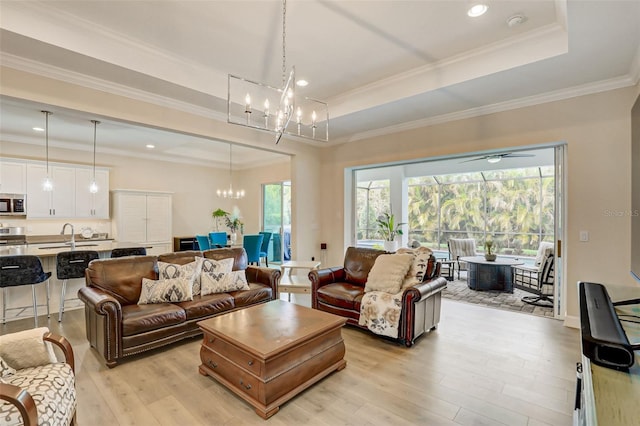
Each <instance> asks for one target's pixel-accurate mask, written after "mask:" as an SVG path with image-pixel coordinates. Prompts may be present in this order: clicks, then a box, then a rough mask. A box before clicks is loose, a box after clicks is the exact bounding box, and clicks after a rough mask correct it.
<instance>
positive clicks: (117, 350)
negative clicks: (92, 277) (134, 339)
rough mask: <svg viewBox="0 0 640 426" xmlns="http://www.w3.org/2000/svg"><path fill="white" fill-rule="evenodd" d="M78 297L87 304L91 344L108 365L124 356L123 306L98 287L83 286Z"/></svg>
mask: <svg viewBox="0 0 640 426" xmlns="http://www.w3.org/2000/svg"><path fill="white" fill-rule="evenodd" d="M78 298H79V299H80V300H81V301H82V302H84V304H85V331H86V333H87V340H89V344H90V345H91V346H92V347H93V348H96V350H97V351H98V352H99V353H100V355H102V356H103V357H104V359H105V360H106V362H107V367H109V368H111V367H114V366H115V365H116V363H117V360H118V359H120V358H122V306H121V305H120V302H118V301H117V300H116V299H115V298H114V297H113V296H111V295H109V294H108V293H106V292H105V291H103V290H101V289H99V288H96V287H82V288H80V290H79V291H78Z"/></svg>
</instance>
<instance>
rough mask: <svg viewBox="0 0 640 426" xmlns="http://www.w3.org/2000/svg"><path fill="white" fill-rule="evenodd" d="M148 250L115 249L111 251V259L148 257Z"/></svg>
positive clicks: (138, 248)
mask: <svg viewBox="0 0 640 426" xmlns="http://www.w3.org/2000/svg"><path fill="white" fill-rule="evenodd" d="M146 255H147V249H146V248H144V247H127V248H114V249H113V250H111V257H122V256H146Z"/></svg>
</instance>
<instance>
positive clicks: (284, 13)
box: [282, 0, 287, 87]
mask: <svg viewBox="0 0 640 426" xmlns="http://www.w3.org/2000/svg"><path fill="white" fill-rule="evenodd" d="M286 49H287V0H282V87H284V86H285V84H286V83H287V50H286Z"/></svg>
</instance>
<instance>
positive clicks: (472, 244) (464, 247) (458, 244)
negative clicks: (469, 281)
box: [448, 238, 477, 279]
mask: <svg viewBox="0 0 640 426" xmlns="http://www.w3.org/2000/svg"><path fill="white" fill-rule="evenodd" d="M448 244H449V259H450V260H453V261H455V264H454V265H453V267H454V269H455V268H457V269H458V279H460V271H466V270H467V262H463V261H460V258H461V257H465V256H476V255H477V253H476V240H474V239H473V238H451V239H450V240H449V243H448ZM454 272H455V271H454Z"/></svg>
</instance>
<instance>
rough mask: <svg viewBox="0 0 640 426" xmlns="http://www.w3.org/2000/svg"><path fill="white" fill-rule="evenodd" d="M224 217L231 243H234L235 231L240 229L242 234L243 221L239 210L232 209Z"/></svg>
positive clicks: (236, 236)
mask: <svg viewBox="0 0 640 426" xmlns="http://www.w3.org/2000/svg"><path fill="white" fill-rule="evenodd" d="M224 219H225V223H226V225H227V228H229V232H230V236H231V244H235V242H236V240H237V238H238V234H237V232H238V231H240V233H241V234H244V223H243V222H242V220H241V218H240V212H239V211H238V210H234V211H233V213H231V214H227V215H226V216H225V217H224Z"/></svg>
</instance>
